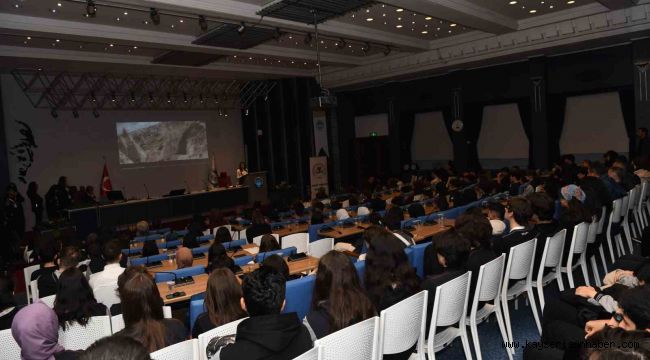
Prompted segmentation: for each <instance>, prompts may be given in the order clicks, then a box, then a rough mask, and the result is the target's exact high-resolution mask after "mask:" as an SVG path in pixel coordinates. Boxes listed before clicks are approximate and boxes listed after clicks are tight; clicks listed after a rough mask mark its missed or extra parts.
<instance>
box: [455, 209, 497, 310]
mask: <svg viewBox="0 0 650 360" xmlns="http://www.w3.org/2000/svg"><path fill="white" fill-rule="evenodd" d="M454 227H455V229H456V232H458V235H460V236H461V237H462V238H464V239H465V240H467V241H469V244H470V250H469V255H468V257H467V263H466V265H465V267H466V269H467V270H469V271H471V272H472V278H471V285H470V297H469V304H471V302H472V301H473V300H474V289H475V288H476V282H477V280H478V273H479V270H480V269H481V266H483V265H485V264H487V263H488V262H490V261H492V260H494V259H496V258H497V254H495V253H494V251H492V248H491V247H490V240H491V239H492V235H491V234H492V227H491V226H490V222H489V221H488V220H487V218H486V217H485V216H483V215H479V214H472V213H471V212H469V211H466V212H465V214H462V215H461V216H459V217H458V218H457V219H456V223H455V225H454ZM469 310H471V305H468V311H469Z"/></svg>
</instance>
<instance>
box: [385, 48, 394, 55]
mask: <svg viewBox="0 0 650 360" xmlns="http://www.w3.org/2000/svg"><path fill="white" fill-rule="evenodd" d="M391 51H393V49H391V48H390V46H386V50H384V55H385V56H388V55H390V53H391Z"/></svg>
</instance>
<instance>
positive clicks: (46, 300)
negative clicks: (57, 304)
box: [38, 295, 56, 309]
mask: <svg viewBox="0 0 650 360" xmlns="http://www.w3.org/2000/svg"><path fill="white" fill-rule="evenodd" d="M38 300H40V301H42V302H44V303H45V305H47V306H49V307H50V308H51V309H53V308H54V300H56V295H50V296H46V297H42V298H40V299H38Z"/></svg>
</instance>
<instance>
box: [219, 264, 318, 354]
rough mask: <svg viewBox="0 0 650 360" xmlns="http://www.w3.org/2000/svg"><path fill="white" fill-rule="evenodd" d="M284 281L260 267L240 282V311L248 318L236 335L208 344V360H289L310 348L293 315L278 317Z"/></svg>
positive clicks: (283, 301) (306, 333) (279, 315)
mask: <svg viewBox="0 0 650 360" xmlns="http://www.w3.org/2000/svg"><path fill="white" fill-rule="evenodd" d="M285 290H286V280H285V279H284V277H283V276H282V275H280V274H279V273H278V272H277V271H275V270H273V269H271V268H268V267H261V268H260V269H258V270H256V271H254V272H253V273H250V274H247V275H246V276H245V277H244V279H243V282H242V293H243V295H244V296H243V297H242V300H241V307H242V309H243V310H245V311H247V312H248V314H249V316H250V317H249V318H248V319H246V320H244V321H242V322H241V323H239V326H237V335H230V336H221V337H216V338H213V339H212V340H210V342H209V344H208V347H207V350H206V352H207V357H208V359H210V360H215V359H218V360H240V359H241V360H246V359H293V358H295V357H297V356H298V355H301V354H302V353H304V352H305V351H307V350H309V349H310V348H311V347H312V346H313V343H312V340H311V336H310V334H309V331H308V330H307V328H306V327H305V326H304V325H302V324H301V323H300V319H298V316H296V313H286V314H282V313H281V312H282V309H283V308H284V305H285V298H284V296H285Z"/></svg>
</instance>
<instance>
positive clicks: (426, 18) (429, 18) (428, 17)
mask: <svg viewBox="0 0 650 360" xmlns="http://www.w3.org/2000/svg"><path fill="white" fill-rule="evenodd" d="M431 19H433V18H432V17H431V16H427V17H425V18H424V20H427V21H429V20H431Z"/></svg>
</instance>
